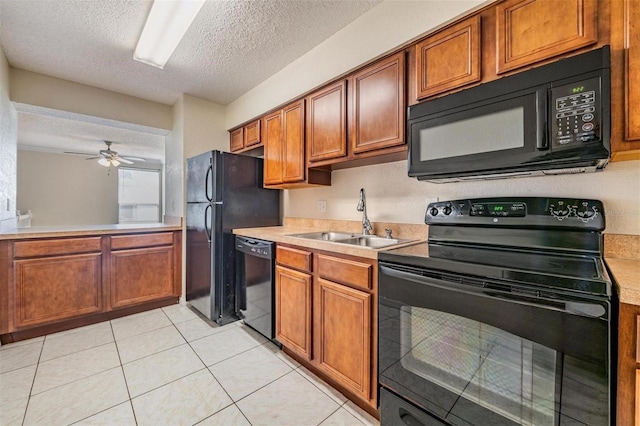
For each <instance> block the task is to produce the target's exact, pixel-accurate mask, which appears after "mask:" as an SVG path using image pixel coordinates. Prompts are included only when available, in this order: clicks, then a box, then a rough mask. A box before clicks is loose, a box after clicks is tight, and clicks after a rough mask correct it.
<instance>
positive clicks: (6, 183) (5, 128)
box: [0, 45, 18, 232]
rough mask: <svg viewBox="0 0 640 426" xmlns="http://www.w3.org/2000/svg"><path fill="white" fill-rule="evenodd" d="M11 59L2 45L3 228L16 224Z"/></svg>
mask: <svg viewBox="0 0 640 426" xmlns="http://www.w3.org/2000/svg"><path fill="white" fill-rule="evenodd" d="M9 87H10V81H9V63H8V62H7V58H6V57H5V56H4V51H3V50H2V46H1V45H0V232H1V231H4V230H10V229H14V228H15V226H16V221H15V216H16V208H17V207H16V155H17V154H16V150H17V149H16V146H17V143H18V115H17V113H16V110H15V108H14V106H13V105H12V104H11V101H10V99H9Z"/></svg>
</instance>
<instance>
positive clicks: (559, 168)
mask: <svg viewBox="0 0 640 426" xmlns="http://www.w3.org/2000/svg"><path fill="white" fill-rule="evenodd" d="M610 92H611V77H610V53H609V46H604V47H602V48H600V49H597V50H592V51H590V52H587V53H583V54H580V55H577V56H573V57H570V58H566V59H562V60H559V61H557V62H554V63H551V64H548V65H543V66H540V67H538V68H534V69H531V70H528V71H524V72H521V73H518V74H515V75H512V76H508V77H503V78H501V79H499V80H495V81H492V82H489V83H485V84H481V85H478V86H475V87H472V88H469V89H466V90H462V91H460V92H457V93H453V94H451V95H446V96H443V97H441V98H438V99H434V100H431V101H426V102H423V103H420V104H417V105H414V106H411V107H409V111H408V115H407V135H408V137H409V176H410V177H415V178H417V179H419V180H428V181H433V182H451V181H465V180H472V179H495V178H505V177H519V176H536V175H547V174H562V173H582V172H590V171H599V170H602V169H603V168H604V167H605V166H606V165H607V163H608V161H609V158H610V156H611V155H610V151H611V149H610V142H609V138H610V132H611V130H610V127H611V125H610V106H611V105H610V102H611V101H610V96H611V94H610Z"/></svg>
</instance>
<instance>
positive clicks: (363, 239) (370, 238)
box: [337, 235, 409, 248]
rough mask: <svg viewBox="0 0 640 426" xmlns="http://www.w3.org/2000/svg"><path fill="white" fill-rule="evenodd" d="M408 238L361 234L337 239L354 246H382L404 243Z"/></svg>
mask: <svg viewBox="0 0 640 426" xmlns="http://www.w3.org/2000/svg"><path fill="white" fill-rule="evenodd" d="M406 241H409V240H398V239H396V238H385V237H377V236H375V235H366V236H365V235H363V236H360V237H357V238H349V239H347V240H341V241H337V242H339V243H343V244H352V245H354V246H362V247H370V248H382V247H387V246H393V245H396V244H400V243H404V242H406Z"/></svg>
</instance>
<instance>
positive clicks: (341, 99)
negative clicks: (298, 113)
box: [307, 80, 347, 162]
mask: <svg viewBox="0 0 640 426" xmlns="http://www.w3.org/2000/svg"><path fill="white" fill-rule="evenodd" d="M346 86H347V85H346V81H345V80H343V81H339V82H337V83H334V84H331V85H329V86H327V87H325V88H323V89H320V90H319V91H317V92H315V93H312V94H311V95H309V96H308V97H307V149H308V156H309V162H314V161H320V160H328V159H332V158H340V157H344V156H345V155H347V123H346V122H347V110H346V98H347V92H346V90H347V87H346Z"/></svg>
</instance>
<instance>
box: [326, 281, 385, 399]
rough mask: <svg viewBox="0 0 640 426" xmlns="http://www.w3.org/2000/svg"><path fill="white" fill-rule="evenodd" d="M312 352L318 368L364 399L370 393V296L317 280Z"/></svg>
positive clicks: (367, 397)
mask: <svg viewBox="0 0 640 426" xmlns="http://www.w3.org/2000/svg"><path fill="white" fill-rule="evenodd" d="M317 289H318V295H317V298H316V304H315V307H314V308H315V312H316V318H317V322H316V324H317V326H316V339H317V342H318V343H317V345H316V347H317V350H316V351H315V354H316V359H317V362H318V368H320V369H321V370H322V371H324V372H325V373H327V374H329V375H330V376H331V377H333V378H334V379H335V380H337V381H339V382H340V383H342V384H343V385H344V386H346V387H347V388H349V389H351V390H352V391H354V392H355V393H357V394H358V395H359V396H361V397H362V398H363V399H364V400H368V399H369V397H370V394H371V392H370V391H371V320H372V318H371V304H372V299H373V296H372V295H371V294H368V293H365V292H363V291H360V290H355V289H353V288H350V287H347V286H344V285H341V284H337V283H333V282H331V281H327V280H323V279H322V278H319V279H318V284H317Z"/></svg>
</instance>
